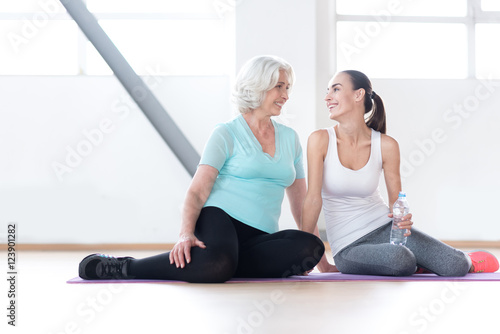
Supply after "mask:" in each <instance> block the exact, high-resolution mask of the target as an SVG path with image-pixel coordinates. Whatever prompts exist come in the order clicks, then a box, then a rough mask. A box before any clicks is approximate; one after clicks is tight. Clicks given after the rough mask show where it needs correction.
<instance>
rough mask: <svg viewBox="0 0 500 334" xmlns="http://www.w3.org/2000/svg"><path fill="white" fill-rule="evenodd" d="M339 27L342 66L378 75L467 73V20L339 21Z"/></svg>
mask: <svg viewBox="0 0 500 334" xmlns="http://www.w3.org/2000/svg"><path fill="white" fill-rule="evenodd" d="M337 28H338V30H337V39H338V40H337V69H338V70H345V69H357V70H360V71H364V72H366V74H367V75H368V76H371V77H377V78H428V79H434V78H450V79H451V78H456V79H460V78H465V77H466V76H467V36H466V32H467V31H466V27H465V25H463V24H441V23H395V22H394V23H390V24H387V25H386V26H385V27H384V26H383V25H381V24H380V23H379V22H339V23H338V24H337ZM443 41H446V43H444V42H443Z"/></svg>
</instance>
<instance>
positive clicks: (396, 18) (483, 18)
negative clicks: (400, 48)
mask: <svg viewBox="0 0 500 334" xmlns="http://www.w3.org/2000/svg"><path fill="white" fill-rule="evenodd" d="M330 8H331V10H330V11H329V13H330V17H329V22H330V27H329V31H331V32H332V34H331V38H330V40H331V44H330V54H331V55H332V57H330V59H331V61H330V71H331V73H336V72H337V54H338V53H337V52H338V47H337V23H338V22H344V21H349V22H374V19H373V16H371V15H352V14H337V0H330ZM391 22H400V23H443V24H446V23H454V24H456V23H459V24H464V25H465V26H466V29H467V79H476V78H477V74H476V24H480V23H500V11H483V10H482V9H481V1H477V0H467V13H466V15H465V16H458V17H457V16H402V15H392V16H391ZM406 79H413V78H412V77H408V78H406Z"/></svg>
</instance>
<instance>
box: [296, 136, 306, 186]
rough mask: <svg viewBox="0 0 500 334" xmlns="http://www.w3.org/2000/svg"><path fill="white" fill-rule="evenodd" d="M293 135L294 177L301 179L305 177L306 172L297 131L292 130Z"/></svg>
mask: <svg viewBox="0 0 500 334" xmlns="http://www.w3.org/2000/svg"><path fill="white" fill-rule="evenodd" d="M294 135H295V161H294V165H295V178H296V179H303V178H305V177H306V173H305V171H304V162H303V158H302V146H301V145H300V139H299V136H298V135H297V133H296V132H295V131H294Z"/></svg>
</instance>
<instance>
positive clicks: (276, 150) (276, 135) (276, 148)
mask: <svg viewBox="0 0 500 334" xmlns="http://www.w3.org/2000/svg"><path fill="white" fill-rule="evenodd" d="M238 118H239V119H240V122H241V123H242V125H243V127H244V128H245V131H246V132H247V135H248V136H249V137H250V138H251V140H252V142H253V143H254V145H255V146H256V148H257V149H258V150H259V152H261V153H262V154H263V155H264V156H266V157H267V158H268V159H270V160H278V158H279V155H280V149H279V148H280V145H279V130H278V126H277V122H276V121H275V120H274V119H272V118H271V122H272V123H273V127H274V156H271V155H270V154H269V153H266V152H264V150H263V149H262V145H261V144H260V143H259V141H258V140H257V138H256V137H255V135H254V134H253V132H252V129H250V126H249V125H248V123H247V121H246V120H245V118H244V117H243V115H242V114H240V115H239V117H238Z"/></svg>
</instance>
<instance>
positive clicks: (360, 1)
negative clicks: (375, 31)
mask: <svg viewBox="0 0 500 334" xmlns="http://www.w3.org/2000/svg"><path fill="white" fill-rule="evenodd" d="M337 13H339V14H346V15H371V16H373V17H374V18H376V17H381V18H383V19H387V17H388V16H393V15H400V16H465V15H466V14H467V0H439V1H435V0H419V1H413V0H337Z"/></svg>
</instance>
